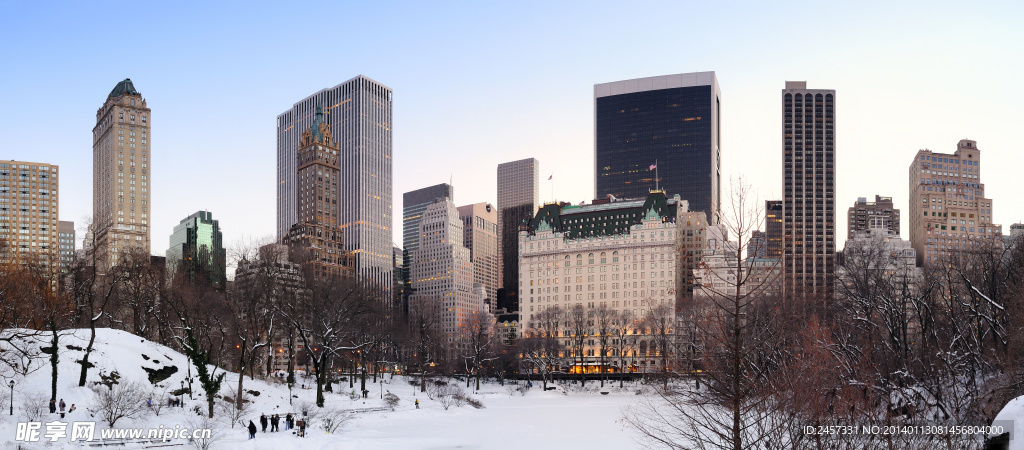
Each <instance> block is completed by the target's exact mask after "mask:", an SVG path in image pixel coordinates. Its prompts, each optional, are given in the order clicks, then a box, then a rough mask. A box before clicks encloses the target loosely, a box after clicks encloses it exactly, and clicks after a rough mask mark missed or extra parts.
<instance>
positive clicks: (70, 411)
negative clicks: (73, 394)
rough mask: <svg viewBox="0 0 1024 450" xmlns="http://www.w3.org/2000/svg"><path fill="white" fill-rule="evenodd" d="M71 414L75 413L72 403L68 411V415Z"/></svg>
mask: <svg viewBox="0 0 1024 450" xmlns="http://www.w3.org/2000/svg"><path fill="white" fill-rule="evenodd" d="M73 412H75V404H74V403H72V404H71V408H69V409H68V414H71V413H73Z"/></svg>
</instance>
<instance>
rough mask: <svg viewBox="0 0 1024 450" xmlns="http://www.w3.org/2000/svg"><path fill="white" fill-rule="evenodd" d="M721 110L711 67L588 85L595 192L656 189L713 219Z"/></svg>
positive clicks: (635, 194) (641, 194)
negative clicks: (591, 105)
mask: <svg viewBox="0 0 1024 450" xmlns="http://www.w3.org/2000/svg"><path fill="white" fill-rule="evenodd" d="M720 111H721V91H719V89H718V80H717V78H716V77H715V73H714V72H697V73H684V74H677V75H663V76H657V77H648V78H639V79H635V80H625V81H616V82H612V83H603V84H597V85H594V186H595V187H596V192H595V197H594V198H602V197H605V196H607V195H614V196H615V197H618V198H645V197H647V194H648V193H649V192H650V190H651V189H655V188H656V187H657V188H660V189H663V190H664V191H665V193H666V194H667V195H668V196H670V197H671V196H672V195H675V194H679V195H680V196H681V197H682V198H683V199H684V200H687V201H689V203H690V210H691V211H704V213H705V214H706V215H707V216H708V219H709V220H711V222H712V223H718V215H719V208H720V204H721V191H722V190H721V174H722V165H721V155H722V153H721V148H720V146H721V143H722V139H721V126H720V125H721V123H720V120H719V117H720ZM656 178H657V179H656Z"/></svg>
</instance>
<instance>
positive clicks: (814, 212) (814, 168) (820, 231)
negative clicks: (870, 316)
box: [782, 81, 836, 299]
mask: <svg viewBox="0 0 1024 450" xmlns="http://www.w3.org/2000/svg"><path fill="white" fill-rule="evenodd" d="M835 100H836V91H835V90H832V89H808V88H807V82H804V81H787V82H786V88H785V89H783V90H782V160H783V172H782V180H783V201H782V205H783V212H782V218H783V238H782V244H783V287H784V289H785V290H786V292H799V293H800V295H804V296H817V297H820V298H825V299H831V298H832V297H833V295H834V292H835V272H836V257H835V253H836V207H835V199H836V138H835V103H836V102H835Z"/></svg>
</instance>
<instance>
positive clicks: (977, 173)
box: [910, 139, 1003, 266]
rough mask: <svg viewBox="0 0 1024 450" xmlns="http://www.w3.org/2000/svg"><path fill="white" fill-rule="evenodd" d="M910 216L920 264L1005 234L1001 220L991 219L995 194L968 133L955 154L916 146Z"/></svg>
mask: <svg viewBox="0 0 1024 450" xmlns="http://www.w3.org/2000/svg"><path fill="white" fill-rule="evenodd" d="M910 217H911V220H910V242H911V244H912V245H913V247H914V250H915V251H916V252H917V264H918V265H920V266H929V265H933V264H936V263H939V262H941V261H942V260H943V259H944V258H945V257H946V256H948V255H949V254H950V253H951V252H955V251H962V250H973V249H977V248H978V247H979V246H983V245H992V244H993V243H996V242H998V241H999V240H1000V239H998V238H999V237H1001V236H1002V234H1003V231H1002V226H1000V225H995V224H993V223H992V199H991V198H988V197H986V196H985V184H984V183H982V182H981V151H980V150H979V149H978V143H977V142H975V141H972V140H970V139H963V140H961V141H960V142H958V143H957V148H956V151H955V152H953V153H952V154H948V153H934V152H932V151H931V150H928V149H925V150H919V151H918V152H917V154H916V155H915V156H914V161H913V162H912V163H911V164H910Z"/></svg>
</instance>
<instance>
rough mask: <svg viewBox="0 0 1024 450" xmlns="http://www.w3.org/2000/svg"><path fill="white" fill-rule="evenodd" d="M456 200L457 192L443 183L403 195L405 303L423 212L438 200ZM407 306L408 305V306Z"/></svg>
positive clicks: (410, 285)
mask: <svg viewBox="0 0 1024 450" xmlns="http://www.w3.org/2000/svg"><path fill="white" fill-rule="evenodd" d="M454 198H455V190H454V189H453V188H452V187H451V185H449V184H448V183H441V184H437V185H434V186H430V187H425V188H422V189H417V190H415V191H409V192H406V193H404V194H402V271H403V276H402V279H403V282H404V283H405V286H404V290H405V293H406V298H405V299H404V300H405V301H408V294H409V292H410V291H409V289H410V288H411V287H412V284H411V283H412V279H411V278H410V272H409V269H410V268H411V267H412V262H413V260H414V258H415V255H414V254H415V253H416V249H418V248H419V245H420V233H419V231H420V221H421V220H423V212H424V211H426V210H427V207H428V206H430V205H431V204H432V203H434V201H436V200H444V199H449V200H452V199H454ZM406 306H407V305H406Z"/></svg>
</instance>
